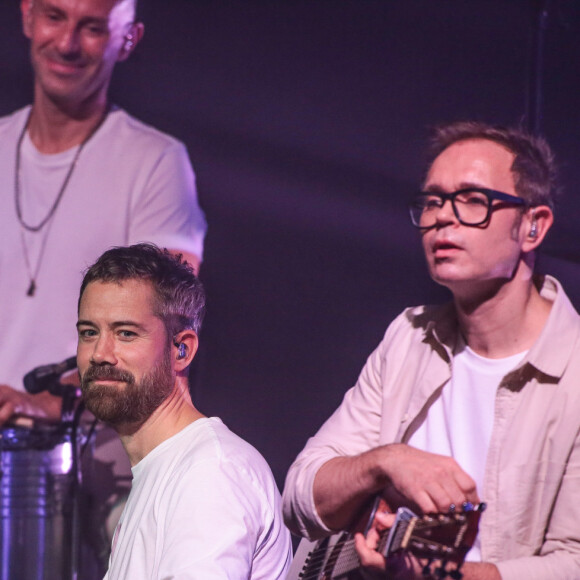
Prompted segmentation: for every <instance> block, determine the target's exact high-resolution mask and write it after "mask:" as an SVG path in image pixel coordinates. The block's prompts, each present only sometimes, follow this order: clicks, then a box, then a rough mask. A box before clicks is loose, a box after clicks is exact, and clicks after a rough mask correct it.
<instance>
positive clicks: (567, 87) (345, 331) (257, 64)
mask: <svg viewBox="0 0 580 580" xmlns="http://www.w3.org/2000/svg"><path fill="white" fill-rule="evenodd" d="M142 2H143V5H142V16H143V18H144V19H145V23H146V27H147V30H146V35H145V38H144V41H143V43H142V45H141V46H140V47H139V48H138V50H137V52H136V54H135V55H134V57H133V58H132V59H131V61H129V62H128V63H125V64H122V65H121V66H119V68H118V71H117V74H116V77H115V79H114V83H113V89H112V93H113V97H114V100H115V101H116V102H117V103H118V104H120V105H121V106H123V107H125V108H127V109H128V110H129V111H130V112H132V113H133V114H135V115H136V116H138V117H140V118H141V119H143V120H144V121H146V122H149V123H151V124H153V125H155V126H157V127H159V128H161V129H163V130H165V131H168V132H170V133H172V134H174V135H176V136H177V137H179V138H180V139H182V140H183V141H185V142H186V143H187V145H188V147H189V151H190V154H191V157H192V159H193V162H194V165H195V168H196V172H197V175H198V185H199V191H200V197H201V202H202V204H203V206H204V208H205V211H206V213H207V218H208V221H209V228H210V229H209V235H208V238H207V246H206V255H205V262H204V265H203V269H202V278H203V280H204V282H205V284H206V287H207V291H208V294H209V302H208V314H207V318H206V324H205V328H204V330H203V333H202V336H201V340H202V343H203V349H202V352H201V357H200V361H199V366H198V371H197V378H196V383H195V385H194V394H195V396H196V399H197V402H198V404H199V406H200V408H201V410H202V411H204V412H205V413H208V414H212V415H219V416H221V417H222V418H223V419H224V421H225V422H226V423H227V424H228V425H229V426H230V427H231V428H233V429H234V430H235V431H237V432H238V433H239V434H241V435H242V436H244V437H245V438H247V439H248V440H249V441H251V442H252V443H253V444H254V445H256V447H258V448H259V449H260V450H261V451H262V453H263V454H264V455H265V456H266V458H267V459H268V461H269V462H270V464H271V465H272V468H273V470H274V473H275V475H276V478H277V480H278V483H279V484H280V485H282V483H283V479H284V476H285V473H286V470H287V468H288V465H289V464H290V462H291V461H292V459H293V457H294V456H295V454H296V453H297V452H298V451H299V450H300V448H301V447H302V446H303V444H304V442H305V440H306V438H307V437H308V436H309V435H310V434H311V433H313V432H314V430H315V429H316V428H317V427H318V426H319V424H320V423H321V422H322V421H323V419H324V418H326V417H327V416H328V415H329V414H330V412H331V410H332V409H333V408H334V407H335V406H336V405H337V403H338V402H339V401H340V399H341V397H342V394H343V393H344V391H345V390H346V389H347V388H348V387H349V386H351V384H352V383H353V382H354V381H355V380H356V377H357V375H358V372H359V370H360V368H361V366H362V364H363V363H364V361H365V359H366V357H367V356H368V354H369V353H370V351H371V350H372V348H373V347H374V346H375V345H376V344H377V343H378V341H379V340H380V338H381V336H382V334H383V332H384V330H385V328H386V325H387V324H388V322H389V321H390V320H391V319H392V318H393V317H394V316H395V315H396V314H397V313H398V312H399V311H400V310H401V309H402V308H403V307H405V306H407V305H412V304H418V303H422V302H425V301H433V300H439V299H441V298H442V297H444V296H445V294H444V292H442V291H441V290H440V289H438V288H436V287H435V286H434V285H433V284H432V283H431V282H430V281H429V280H428V278H427V276H426V274H425V271H424V266H423V261H422V256H421V253H420V250H419V246H418V241H417V236H416V233H415V231H413V229H412V228H411V226H410V225H409V223H408V219H407V215H406V201H407V199H408V196H409V195H410V194H411V193H412V192H413V190H414V188H415V187H416V185H417V183H418V181H419V179H420V177H421V171H422V151H423V143H424V137H425V136H426V127H427V126H429V125H432V124H435V123H438V122H441V121H448V120H453V119H460V118H477V119H483V120H487V121H493V122H499V123H517V122H519V121H520V120H522V119H523V118H524V115H525V113H526V110H527V106H528V96H527V89H528V84H529V71H530V64H531V54H532V42H531V39H532V37H533V34H532V33H533V26H532V24H533V22H534V18H533V17H534V14H535V11H536V10H537V6H538V5H539V4H540V2H535V1H533V0H485V1H483V0H478V1H475V0H404V1H399V2H395V1H391V0H381V1H378V0H348V1H347V0H344V1H341V0H262V1H257V0H237V1H233V0H232V1H228V2H226V1H212V0H199V1H194V0H142ZM549 4H550V6H551V13H550V18H549V20H548V28H547V31H546V39H545V41H546V42H545V49H546V50H545V58H544V65H545V66H544V91H543V107H542V112H543V118H542V129H543V132H544V133H545V134H546V136H547V137H548V139H549V140H550V142H551V143H552V145H553V146H554V148H555V150H556V152H557V154H558V156H559V159H560V162H561V165H562V177H563V183H564V185H565V189H566V190H567V197H566V198H565V199H564V200H562V202H561V205H560V208H559V211H558V213H557V225H556V228H555V230H554V232H553V233H552V234H551V236H550V238H549V240H548V242H547V243H546V247H545V252H544V255H543V257H542V263H541V267H542V269H543V270H544V271H548V272H550V273H556V274H557V275H558V276H559V277H560V279H561V280H562V281H563V282H564V284H565V285H566V287H567V290H568V292H569V294H570V295H571V297H572V298H573V300H574V301H575V303H576V304H578V305H580V269H579V268H578V267H577V266H576V263H577V262H580V246H579V244H578V234H577V232H578V229H579V227H580V224H579V220H580V201H577V200H576V189H577V188H576V183H578V181H579V179H580V175H579V174H580V170H579V168H578V164H577V159H578V153H579V152H580V113H579V111H580V106H579V105H580V102H579V97H578V92H579V89H580V78H579V73H580V40H579V38H580V34H579V32H580V8H579V7H577V3H575V2H574V1H573V0H567V1H556V0H554V1H552V2H550V3H549ZM0 33H1V34H0V55H1V56H0V83H1V85H0V86H1V90H0V114H5V113H8V112H9V111H11V110H13V109H15V108H17V107H19V106H21V105H24V104H25V103H27V102H29V101H30V94H31V82H30V69H29V66H28V57H27V45H26V42H25V40H24V39H23V37H22V35H21V33H20V24H19V14H18V2H17V0H1V2H0ZM2 275H6V273H5V272H2ZM63 356H64V355H63Z"/></svg>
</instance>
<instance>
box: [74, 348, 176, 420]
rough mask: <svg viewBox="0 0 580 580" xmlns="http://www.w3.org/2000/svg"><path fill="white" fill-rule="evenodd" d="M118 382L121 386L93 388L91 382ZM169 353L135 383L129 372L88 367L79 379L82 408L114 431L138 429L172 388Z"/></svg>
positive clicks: (97, 366) (111, 368)
mask: <svg viewBox="0 0 580 580" xmlns="http://www.w3.org/2000/svg"><path fill="white" fill-rule="evenodd" d="M107 379H113V380H119V381H124V382H125V387H124V388H123V387H121V386H119V387H113V386H109V385H95V384H94V383H93V381H95V380H107ZM173 384H174V376H173V373H172V371H171V362H170V351H169V349H167V351H166V352H165V353H164V355H163V359H162V360H161V362H160V363H158V364H157V365H156V366H155V367H154V368H153V369H152V370H151V371H150V372H149V373H147V374H145V375H143V378H142V379H141V382H139V383H137V382H136V381H135V377H134V375H133V374H132V373H130V372H128V371H124V370H121V369H117V368H116V367H114V366H110V365H102V366H99V365H91V366H90V367H89V368H88V369H87V371H86V372H85V374H84V375H83V376H82V378H81V390H82V393H83V401H84V403H85V406H86V408H87V409H88V410H89V411H90V412H91V413H92V414H93V415H94V416H95V417H96V418H97V419H100V420H101V421H103V422H105V423H107V424H109V425H111V426H112V427H114V428H116V427H119V426H121V425H127V424H130V425H135V426H137V427H138V426H141V425H142V424H143V423H144V422H145V421H146V420H147V419H149V417H151V415H152V414H153V412H154V411H155V410H156V409H158V408H159V406H160V405H161V404H162V403H163V401H165V399H167V397H168V396H169V394H170V393H171V391H172V389H173Z"/></svg>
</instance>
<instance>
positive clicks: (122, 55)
mask: <svg viewBox="0 0 580 580" xmlns="http://www.w3.org/2000/svg"><path fill="white" fill-rule="evenodd" d="M22 1H23V2H24V1H25V0H22ZM144 33H145V26H144V24H143V23H142V22H134V23H133V24H131V25H130V26H129V28H128V29H127V32H126V33H125V36H124V37H123V44H122V45H121V49H120V50H119V56H118V57H117V61H118V62H123V61H124V60H127V59H128V58H129V56H130V55H131V53H132V52H133V51H134V50H135V47H136V46H137V45H138V44H139V43H140V42H141V39H142V38H143V34H144Z"/></svg>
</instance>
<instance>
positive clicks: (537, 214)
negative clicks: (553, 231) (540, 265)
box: [522, 205, 554, 252]
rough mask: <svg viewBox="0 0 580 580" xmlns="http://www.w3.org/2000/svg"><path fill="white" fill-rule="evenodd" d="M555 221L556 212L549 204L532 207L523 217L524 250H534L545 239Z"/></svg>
mask: <svg viewBox="0 0 580 580" xmlns="http://www.w3.org/2000/svg"><path fill="white" fill-rule="evenodd" d="M553 223H554V213H553V212H552V210H551V209H550V208H549V207H548V206H547V205H538V206H536V207H531V208H529V209H528V211H527V212H526V214H525V216H524V218H523V219H522V236H523V243H522V251H524V252H533V251H534V250H536V249H537V248H538V247H539V245H540V244H541V243H542V242H543V241H544V238H545V237H546V234H547V233H548V230H549V229H550V228H551V227H552V224H553Z"/></svg>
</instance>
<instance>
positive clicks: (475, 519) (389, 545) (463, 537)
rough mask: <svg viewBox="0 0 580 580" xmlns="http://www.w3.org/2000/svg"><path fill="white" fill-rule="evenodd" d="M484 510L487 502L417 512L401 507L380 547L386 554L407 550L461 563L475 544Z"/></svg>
mask: <svg viewBox="0 0 580 580" xmlns="http://www.w3.org/2000/svg"><path fill="white" fill-rule="evenodd" d="M484 510H485V504H484V503H480V504H478V505H473V504H471V503H465V504H464V505H463V506H462V509H461V510H453V511H449V512H448V513H430V514H425V515H423V516H418V515H416V514H415V513H413V512H412V511H411V510H410V509H408V508H399V509H398V510H397V518H396V520H395V523H394V524H393V526H392V527H391V528H390V530H389V531H388V534H385V537H384V538H383V539H381V543H380V545H379V549H380V551H381V552H382V553H383V555H384V556H385V557H388V556H389V555H390V554H393V553H394V552H396V551H398V550H406V551H408V552H410V553H412V554H413V555H414V556H416V557H418V558H428V559H436V560H442V561H444V562H453V563H454V564H456V566H458V567H459V566H460V565H461V564H462V563H463V560H464V559H465V555H466V554H467V552H468V551H469V550H470V549H471V547H472V546H473V542H474V541H475V538H476V536H477V530H478V526H479V518H480V517H481V513H482V512H483V511H484Z"/></svg>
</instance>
